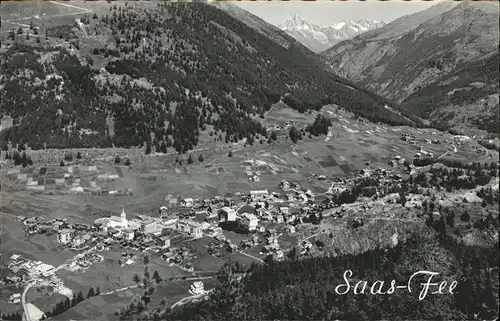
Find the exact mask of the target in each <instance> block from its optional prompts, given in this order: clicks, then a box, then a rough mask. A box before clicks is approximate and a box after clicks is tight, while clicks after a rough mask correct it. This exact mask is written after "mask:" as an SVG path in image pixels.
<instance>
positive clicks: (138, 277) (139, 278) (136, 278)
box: [133, 273, 141, 285]
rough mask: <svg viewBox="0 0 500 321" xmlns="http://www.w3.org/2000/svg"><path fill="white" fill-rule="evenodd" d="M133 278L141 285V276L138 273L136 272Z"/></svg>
mask: <svg viewBox="0 0 500 321" xmlns="http://www.w3.org/2000/svg"><path fill="white" fill-rule="evenodd" d="M133 280H134V282H135V283H137V285H139V283H141V277H140V276H139V274H137V273H136V274H134V276H133Z"/></svg>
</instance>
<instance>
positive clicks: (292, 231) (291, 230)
mask: <svg viewBox="0 0 500 321" xmlns="http://www.w3.org/2000/svg"><path fill="white" fill-rule="evenodd" d="M285 230H286V231H287V232H289V233H292V234H293V233H295V226H293V225H287V226H286V227H285Z"/></svg>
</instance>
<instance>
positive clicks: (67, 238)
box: [57, 228, 75, 244]
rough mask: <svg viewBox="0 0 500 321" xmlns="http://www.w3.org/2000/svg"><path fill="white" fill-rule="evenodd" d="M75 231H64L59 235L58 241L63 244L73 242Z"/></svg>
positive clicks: (66, 229) (67, 229)
mask: <svg viewBox="0 0 500 321" xmlns="http://www.w3.org/2000/svg"><path fill="white" fill-rule="evenodd" d="M74 233H75V231H74V230H73V229H69V228H65V229H62V230H61V231H60V232H59V234H58V235H57V240H58V241H59V242H61V243H63V244H67V243H69V242H71V239H72V238H73V235H74Z"/></svg>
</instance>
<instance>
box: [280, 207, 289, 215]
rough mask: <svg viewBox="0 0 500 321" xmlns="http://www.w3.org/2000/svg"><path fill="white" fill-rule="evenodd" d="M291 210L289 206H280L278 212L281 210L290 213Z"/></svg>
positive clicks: (282, 212) (281, 212) (283, 212)
mask: <svg viewBox="0 0 500 321" xmlns="http://www.w3.org/2000/svg"><path fill="white" fill-rule="evenodd" d="M289 211H290V210H289V208H288V207H280V208H279V209H278V212H279V213H280V214H288V213H289Z"/></svg>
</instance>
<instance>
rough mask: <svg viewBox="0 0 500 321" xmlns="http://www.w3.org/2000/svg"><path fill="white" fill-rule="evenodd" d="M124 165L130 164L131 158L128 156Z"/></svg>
mask: <svg viewBox="0 0 500 321" xmlns="http://www.w3.org/2000/svg"><path fill="white" fill-rule="evenodd" d="M124 165H125V166H130V159H128V158H127V159H126V160H125V163H124Z"/></svg>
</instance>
